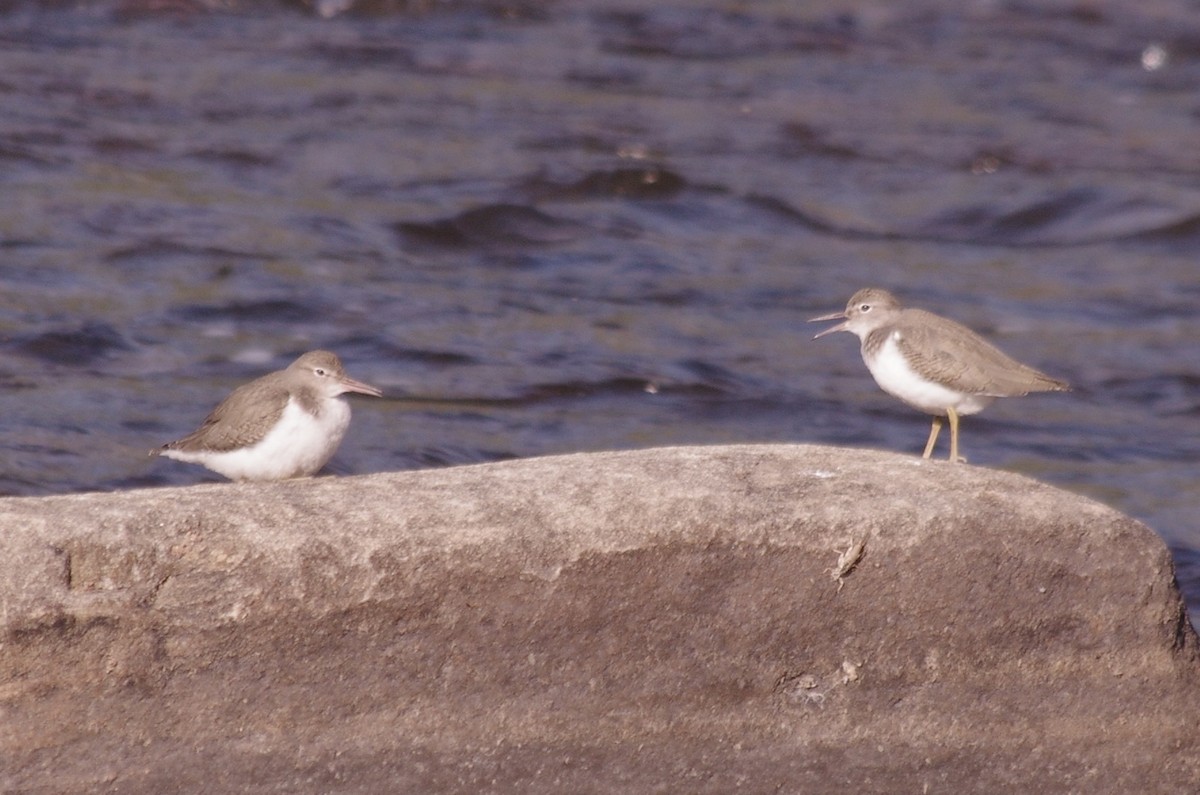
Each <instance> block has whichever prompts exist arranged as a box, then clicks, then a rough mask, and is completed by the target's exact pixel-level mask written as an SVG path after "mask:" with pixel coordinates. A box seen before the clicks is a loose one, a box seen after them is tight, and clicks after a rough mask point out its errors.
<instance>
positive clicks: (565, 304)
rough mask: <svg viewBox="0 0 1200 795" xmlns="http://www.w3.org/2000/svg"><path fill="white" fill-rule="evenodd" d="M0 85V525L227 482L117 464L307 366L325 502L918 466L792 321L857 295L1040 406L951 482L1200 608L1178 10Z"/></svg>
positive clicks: (80, 73) (453, 46)
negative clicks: (20, 508)
mask: <svg viewBox="0 0 1200 795" xmlns="http://www.w3.org/2000/svg"><path fill="white" fill-rule="evenodd" d="M0 66H2V69H0V102H2V107H3V113H0V190H2V193H0V196H2V199H0V201H2V207H3V212H0V252H2V255H3V256H2V257H0V283H2V287H3V289H2V290H0V449H2V450H3V455H2V457H0V493H3V494H13V495H32V494H55V493H64V492H75V491H92V490H112V489H122V488H131V487H144V486H157V485H166V484H187V483H195V482H198V481H203V480H215V479H219V478H218V477H217V476H215V475H212V474H211V473H209V472H207V470H203V469H200V468H198V467H190V466H187V465H183V464H178V463H175V462H170V461H165V460H160V459H152V458H148V457H147V455H146V452H147V450H149V449H150V448H152V447H154V446H157V445H158V444H161V443H163V442H165V441H168V440H170V439H173V438H177V437H179V436H181V435H183V434H184V433H186V432H187V431H190V430H191V429H192V428H194V427H195V426H196V425H197V424H198V423H199V421H200V420H201V419H202V418H203V417H204V415H205V414H206V413H207V412H208V411H209V410H210V409H211V408H212V407H213V406H215V404H216V403H217V402H218V401H219V400H220V399H221V398H222V397H224V395H225V394H227V393H228V392H229V391H230V390H231V389H233V388H234V387H235V386H236V385H238V384H239V383H242V382H244V381H246V380H249V379H251V378H253V377H256V376H258V375H261V374H263V373H265V372H267V371H269V370H273V369H278V368H280V367H283V366H285V365H286V364H287V363H288V362H289V361H290V360H291V359H292V358H293V357H295V356H296V355H298V354H299V353H301V352H303V351H305V350H308V349H312V348H316V347H324V348H329V349H332V350H334V351H336V352H337V353H339V354H340V355H341V356H342V358H343V359H344V360H345V362H346V364H347V368H348V370H349V372H350V373H351V374H352V375H353V376H355V377H357V378H359V379H362V380H365V381H368V382H370V383H373V384H376V385H378V386H380V387H382V388H383V389H384V391H385V393H386V396H387V397H386V399H384V400H381V401H372V400H366V399H355V400H354V409H355V420H354V422H353V423H352V424H351V428H350V432H349V434H348V436H347V439H346V441H345V442H344V443H343V445H342V448H341V451H340V452H339V454H338V456H337V457H336V458H335V460H334V462H333V464H332V465H331V469H332V471H334V472H337V473H344V474H348V473H366V472H378V471H385V470H396V469H412V468H418V467H429V466H445V465H453V464H463V463H471V462H481V461H493V460H500V459H507V458H515V457H525V456H533V455H543V454H549V453H561V452H570V451H583V450H607V449H620V448H633V447H646V446H654V445H668V444H707V443H725V442H767V441H779V442H817V443H827V444H837V445H851V446H863V447H878V448H883V449H888V450H894V451H901V452H907V453H912V454H914V455H916V454H919V453H920V450H921V447H922V445H923V443H924V439H925V435H926V433H927V430H928V420H927V419H926V418H925V417H923V416H921V415H919V414H918V413H916V412H914V411H912V410H910V409H908V408H906V407H905V406H903V405H902V404H900V403H898V402H896V401H894V400H893V399H891V398H889V397H887V396H886V395H884V394H883V393H881V392H880V391H879V390H878V389H877V388H876V386H875V384H874V382H873V381H872V380H871V378H870V376H869V374H868V373H867V371H866V368H865V367H864V366H863V364H862V362H861V360H860V358H859V354H858V347H857V341H856V340H854V338H853V337H851V336H850V335H838V336H835V337H831V338H828V339H822V340H820V341H819V342H813V341H812V340H811V336H812V334H813V333H814V331H816V329H814V328H813V327H810V326H807V325H806V324H805V323H804V320H805V319H806V318H808V317H810V316H813V315H816V314H823V313H827V312H831V311H835V310H838V309H841V308H842V306H843V305H844V304H845V301H846V299H847V298H848V297H849V295H850V294H851V293H852V292H854V291H855V290H856V289H858V288H859V287H863V286H867V285H878V286H884V287H888V288H890V289H892V290H893V291H895V292H897V293H898V294H899V295H900V296H901V297H902V298H904V299H905V300H906V301H907V302H908V303H910V304H913V305H918V306H923V307H925V308H928V309H932V310H935V311H938V312H941V313H942V314H946V315H949V316H951V317H954V318H956V319H958V320H960V321H962V322H964V323H966V324H967V325H969V326H971V327H973V328H974V329H976V330H977V331H979V332H981V333H983V334H984V335H985V336H987V337H988V338H990V339H991V340H992V341H994V342H996V343H997V344H999V345H1000V346H1001V347H1002V348H1004V349H1005V350H1007V351H1008V352H1009V353H1010V354H1013V355H1014V356H1016V357H1017V358H1019V359H1021V360H1023V361H1026V362H1028V363H1030V364H1032V365H1034V366H1036V367H1039V368H1041V369H1043V370H1045V371H1047V372H1049V373H1050V374H1052V375H1054V376H1056V377H1060V378H1065V379H1067V380H1069V381H1071V382H1072V384H1073V385H1074V386H1075V391H1074V392H1072V393H1070V394H1067V395H1044V396H1034V397H1029V398H1023V399H1020V400H1013V401H1001V402H999V403H997V404H996V405H994V406H993V407H991V408H990V409H989V410H988V411H987V412H985V413H984V414H982V415H980V416H979V417H971V418H968V419H967V420H966V421H965V422H964V428H963V447H964V452H965V453H966V454H967V456H968V457H969V458H970V459H971V461H972V463H974V464H978V465H982V466H987V467H997V468H1003V469H1008V470H1014V471H1018V472H1023V473H1026V474H1029V475H1031V476H1033V477H1036V478H1039V479H1042V480H1045V481H1048V482H1050V483H1054V484H1057V485H1060V486H1062V487H1065V488H1067V489H1070V490H1072V491H1075V492H1079V493H1082V494H1085V495H1089V496H1091V497H1094V498H1096V499H1099V500H1101V501H1103V502H1105V503H1107V504H1109V505H1112V506H1114V507H1116V508H1118V509H1120V510H1122V511H1125V512H1127V513H1129V514H1131V515H1133V516H1135V517H1138V518H1140V519H1142V520H1144V521H1146V522H1147V523H1148V524H1149V525H1150V526H1151V527H1153V528H1154V529H1155V530H1156V531H1157V532H1158V533H1160V534H1161V535H1162V536H1163V537H1164V538H1165V539H1166V541H1167V542H1168V543H1169V544H1170V545H1171V548H1172V550H1173V552H1174V553H1175V556H1176V560H1177V564H1178V567H1179V574H1180V580H1181V583H1182V585H1183V586H1184V588H1185V591H1186V592H1187V594H1188V596H1189V599H1190V601H1191V604H1192V606H1193V610H1194V609H1195V608H1196V607H1197V606H1200V521H1198V519H1197V514H1198V512H1200V479H1198V474H1200V467H1198V466H1197V458H1198V454H1200V442H1198V440H1197V432H1196V431H1197V421H1198V417H1200V359H1198V355H1197V343H1198V342H1200V326H1198V324H1197V318H1198V313H1197V304H1198V302H1200V270H1198V268H1197V262H1196V252H1197V244H1198V243H1200V146H1198V145H1197V142H1198V141H1200V93H1197V91H1196V87H1197V85H1200V15H1197V14H1196V13H1195V7H1194V4H1192V3H1188V2H1183V0H1176V1H1175V2H1159V1H1158V0H1145V1H1144V2H1140V3H1137V4H1127V3H1118V2H1086V1H1082V0H1081V1H1079V2H1036V3H1034V2H1019V1H1014V2H998V1H990V0H989V1H985V2H949V0H941V1H940V2H935V1H933V0H916V2H906V3H894V2H885V1H884V0H879V1H878V2H856V3H849V2H844V3H796V2H791V1H790V0H789V1H788V2H784V1H783V0H778V1H777V2H772V1H771V0H762V1H761V2H754V3H747V2H717V1H716V0H688V2H679V3H671V2H661V3H655V4H648V3H642V2H639V3H633V2H627V1H626V2H622V1H621V0H596V1H595V2H581V1H579V0H561V1H559V2H554V1H553V0H549V1H546V2H532V1H529V2H526V1H525V0H511V2H504V1H503V0H499V1H495V0H493V1H489V0H479V1H478V2H449V1H447V2H436V1H435V0H425V2H402V0H395V1H394V2H384V3H380V2H355V0H317V3H316V4H315V5H310V4H300V3H294V4H283V3H280V4H276V3H255V4H250V5H245V4H238V3H234V2H230V3H220V4H219V5H213V4H206V3H199V2H194V0H137V1H136V2H124V3H122V2H106V3H40V4H39V3H0ZM939 453H940V454H944V450H940V451H939Z"/></svg>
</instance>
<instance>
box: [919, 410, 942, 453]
mask: <svg viewBox="0 0 1200 795" xmlns="http://www.w3.org/2000/svg"><path fill="white" fill-rule="evenodd" d="M941 430H942V418H941V417H938V416H934V418H933V427H932V428H930V429H929V441H928V442H926V443H925V453H924V454H923V455H922V456H921V457H922V458H929V456H931V455H933V444H934V442H936V441H937V438H938V434H939V433H940V432H941Z"/></svg>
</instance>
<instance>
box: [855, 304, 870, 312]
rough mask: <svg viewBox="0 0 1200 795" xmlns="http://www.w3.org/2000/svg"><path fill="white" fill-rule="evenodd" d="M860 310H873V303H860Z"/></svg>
mask: <svg viewBox="0 0 1200 795" xmlns="http://www.w3.org/2000/svg"><path fill="white" fill-rule="evenodd" d="M858 311H859V312H870V311H871V305H870V304H859V305H858Z"/></svg>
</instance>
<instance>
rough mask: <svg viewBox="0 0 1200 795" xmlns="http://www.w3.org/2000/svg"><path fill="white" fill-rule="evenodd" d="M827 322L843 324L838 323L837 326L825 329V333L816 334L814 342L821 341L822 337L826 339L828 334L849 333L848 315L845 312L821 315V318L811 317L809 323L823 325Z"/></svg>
mask: <svg viewBox="0 0 1200 795" xmlns="http://www.w3.org/2000/svg"><path fill="white" fill-rule="evenodd" d="M826 320H840V321H842V322H841V323H838V324H837V325H836V326H830V327H829V328H827V329H825V330H824V331H822V332H820V333H819V334H816V335H815V336H813V339H814V340H815V339H820V338H821V337H824V336H825V335H826V334H832V333H833V332H835V331H849V329H847V328H846V313H845V312H834V313H832V314H829V315H821V316H820V317H810V318H809V319H808V322H809V323H821V322H823V321H826Z"/></svg>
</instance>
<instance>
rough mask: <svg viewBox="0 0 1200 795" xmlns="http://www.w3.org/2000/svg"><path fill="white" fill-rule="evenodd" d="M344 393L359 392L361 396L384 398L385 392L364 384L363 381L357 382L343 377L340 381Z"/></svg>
mask: <svg viewBox="0 0 1200 795" xmlns="http://www.w3.org/2000/svg"><path fill="white" fill-rule="evenodd" d="M338 383H339V384H341V387H342V391H343V392H357V393H358V394H360V395H370V396H371V397H383V392H381V391H380V390H378V389H376V388H375V387H373V386H371V385H370V384H364V383H363V382H362V381H355V380H354V379H353V378H349V377H347V376H342V377H341V378H339V379H338Z"/></svg>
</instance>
